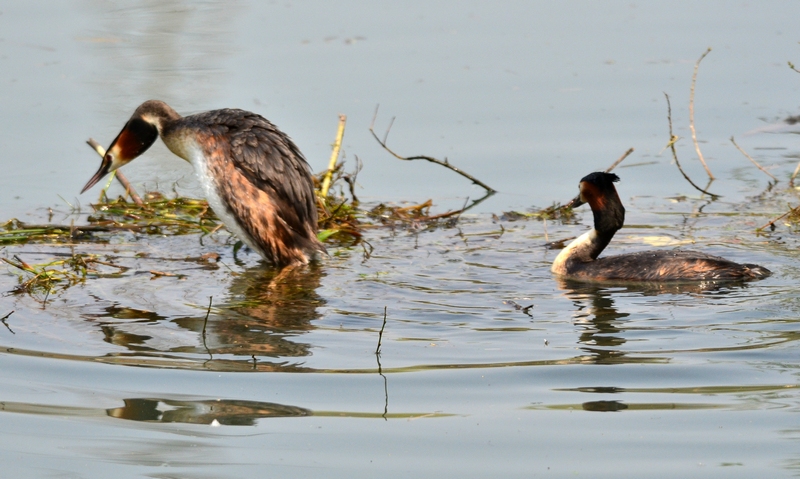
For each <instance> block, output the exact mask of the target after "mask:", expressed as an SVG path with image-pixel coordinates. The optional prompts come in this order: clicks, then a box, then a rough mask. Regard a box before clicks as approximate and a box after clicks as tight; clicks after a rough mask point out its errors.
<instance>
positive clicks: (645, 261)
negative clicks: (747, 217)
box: [585, 250, 771, 281]
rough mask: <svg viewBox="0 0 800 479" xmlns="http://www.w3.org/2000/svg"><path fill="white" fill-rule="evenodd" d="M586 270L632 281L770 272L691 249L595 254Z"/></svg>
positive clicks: (729, 277)
mask: <svg viewBox="0 0 800 479" xmlns="http://www.w3.org/2000/svg"><path fill="white" fill-rule="evenodd" d="M585 265H586V272H587V273H588V272H589V271H591V273H590V274H592V275H595V276H598V277H599V276H602V277H604V278H606V279H618V280H631V281H665V280H688V281H706V280H736V279H750V278H764V277H766V276H769V275H770V274H771V273H770V271H769V270H768V269H766V268H763V267H761V266H758V265H754V264H739V263H734V262H733V261H730V260H727V259H725V258H721V257H719V256H713V255H710V254H706V253H700V252H698V251H691V250H673V251H641V252H638V253H630V254H622V255H617V256H607V257H605V258H598V259H597V260H595V261H592V262H590V263H586V264H585Z"/></svg>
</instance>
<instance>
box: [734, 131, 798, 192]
mask: <svg viewBox="0 0 800 479" xmlns="http://www.w3.org/2000/svg"><path fill="white" fill-rule="evenodd" d="M731 143H733V146H735V147H736V149H737V150H739V151H740V152H742V154H743V155H744V156H746V157H747V159H748V160H750V161H752V162H753V164H754V165H756V168H758V169H759V170H761V171H763V172H764V174H765V175H767V176H769V177H770V178H772V179H773V180H775V181H776V182H777V181H778V179H777V178H775V177H774V176H773V175H772V173H770V172H769V171H767V170H765V169H764V168H763V167H762V166H761V165H759V164H758V162H757V161H756V160H754V159H753V157H752V156H750V155H748V154H747V152H746V151H744V150H743V149H742V148H741V147H740V146H739V145H737V144H736V140H734V139H733V137H731ZM798 168H800V165H798ZM792 178H794V176H792Z"/></svg>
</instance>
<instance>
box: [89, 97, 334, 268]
mask: <svg viewBox="0 0 800 479" xmlns="http://www.w3.org/2000/svg"><path fill="white" fill-rule="evenodd" d="M159 135H160V136H161V139H162V140H163V141H164V144H166V145H167V148H169V149H170V151H172V152H173V153H175V154H176V155H178V156H179V157H181V158H183V159H184V160H186V161H188V162H189V163H191V164H192V166H194V169H195V172H196V173H197V177H198V179H199V180H200V184H201V185H202V186H203V190H204V192H205V194H206V199H207V200H208V203H209V205H210V206H211V209H212V210H214V213H215V214H216V215H217V216H218V217H219V218H220V219H221V220H222V222H223V223H224V224H225V226H226V227H227V228H228V230H229V231H230V232H231V233H233V234H234V235H236V236H237V237H239V239H241V240H242V241H243V242H244V243H245V244H247V245H248V246H249V247H250V248H252V249H253V250H255V251H257V252H258V253H259V254H260V255H261V256H262V257H263V258H264V259H266V260H267V261H270V262H272V263H274V264H275V265H276V266H280V267H283V266H291V265H298V264H305V263H308V261H309V259H311V258H312V257H313V256H314V254H315V253H317V252H325V247H324V246H323V245H322V243H320V242H319V241H318V240H317V234H316V233H317V204H316V196H315V195H314V183H313V181H312V179H311V172H310V169H309V166H308V163H306V160H305V158H303V154H302V153H300V150H299V149H298V148H297V146H295V144H294V143H293V142H292V140H291V139H290V138H289V137H288V136H286V134H284V133H283V132H282V131H280V130H279V129H278V128H277V127H276V126H275V125H273V124H272V123H270V122H269V121H268V120H267V119H265V118H264V117H262V116H260V115H257V114H255V113H250V112H249V111H244V110H234V109H224V110H214V111H209V112H205V113H199V114H197V115H191V116H187V117H182V116H180V115H179V114H177V113H176V112H175V110H173V109H172V108H170V107H169V105H167V104H166V103H164V102H162V101H156V100H150V101H146V102H144V103H142V104H141V105H140V106H139V108H137V109H136V111H135V112H133V116H131V118H130V120H128V122H127V123H126V124H125V126H124V127H123V128H122V131H121V132H120V133H119V135H117V137H116V138H115V139H114V141H113V142H112V143H111V146H110V147H109V148H108V151H107V153H106V155H105V157H103V162H102V163H101V165H100V169H99V170H98V171H97V173H95V175H94V176H93V177H92V179H91V180H89V182H88V183H86V186H84V187H83V190H82V191H81V193H83V192H84V191H86V190H88V189H89V188H91V187H92V186H94V185H95V184H96V183H97V182H98V181H100V180H101V179H102V178H103V177H104V176H105V175H107V174H108V173H110V172H112V171H114V170H116V169H117V168H119V167H121V166H123V165H125V164H127V163H129V162H130V161H131V160H133V159H135V158H136V157H138V156H139V155H141V154H142V153H144V152H145V151H147V149H148V148H150V146H151V145H152V144H153V143H154V142H155V141H156V138H158V136H159Z"/></svg>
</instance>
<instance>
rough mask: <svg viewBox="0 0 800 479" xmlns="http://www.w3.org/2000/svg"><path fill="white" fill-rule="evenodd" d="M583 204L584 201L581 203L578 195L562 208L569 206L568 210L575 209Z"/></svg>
mask: <svg viewBox="0 0 800 479" xmlns="http://www.w3.org/2000/svg"><path fill="white" fill-rule="evenodd" d="M584 203H585V201H583V200H582V199H581V195H578V196H576V197H575V198H572V201H570V202H569V203H567V204H566V205H564V206H569V207H570V208H572V209H575V208H577V207H579V206H580V205H582V204H584Z"/></svg>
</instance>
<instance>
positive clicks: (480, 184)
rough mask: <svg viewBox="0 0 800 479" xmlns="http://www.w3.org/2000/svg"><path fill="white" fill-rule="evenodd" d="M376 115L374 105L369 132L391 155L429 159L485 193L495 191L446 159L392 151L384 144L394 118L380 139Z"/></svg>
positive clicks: (376, 110) (408, 159)
mask: <svg viewBox="0 0 800 479" xmlns="http://www.w3.org/2000/svg"><path fill="white" fill-rule="evenodd" d="M377 117H378V108H377V107H376V108H375V116H373V117H372V123H371V124H370V125H369V132H370V133H372V136H373V138H375V141H377V142H378V144H380V145H381V147H383V149H384V150H386V151H388V152H389V154H391V155H392V156H394V157H395V158H397V159H398V160H404V161H412V160H426V161H430V162H431V163H436V164H437V165H441V166H444V167H445V168H447V169H449V170H451V171H455V172H456V173H458V174H459V175H461V176H463V177H464V178H467V179H468V180H470V181H472V182H473V183H475V184H476V185H478V186H480V187H481V188H483V189H485V190H486V192H487V193H489V194H492V193H496V190H495V189H494V188H491V187H489V186H488V185H486V183H484V182H482V181H481V180H479V179H477V178H475V177H474V176H472V175H470V174H469V173H467V172H465V171H462V170H461V169H459V168H457V167H455V166H453V165H451V164H450V163H449V162H448V161H447V159H445V160H444V161H442V160H439V159H436V158H433V157H430V156H424V155H418V156H400V155H398V154H397V153H395V152H394V151H392V150H391V149H390V148H389V147H388V146H386V139H387V138H388V136H389V130H390V129H391V128H392V123H394V118H392V121H391V122H390V123H389V127H388V128H387V129H386V134H385V135H384V136H383V140H381V139H380V138H378V135H376V134H375V119H376V118H377Z"/></svg>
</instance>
